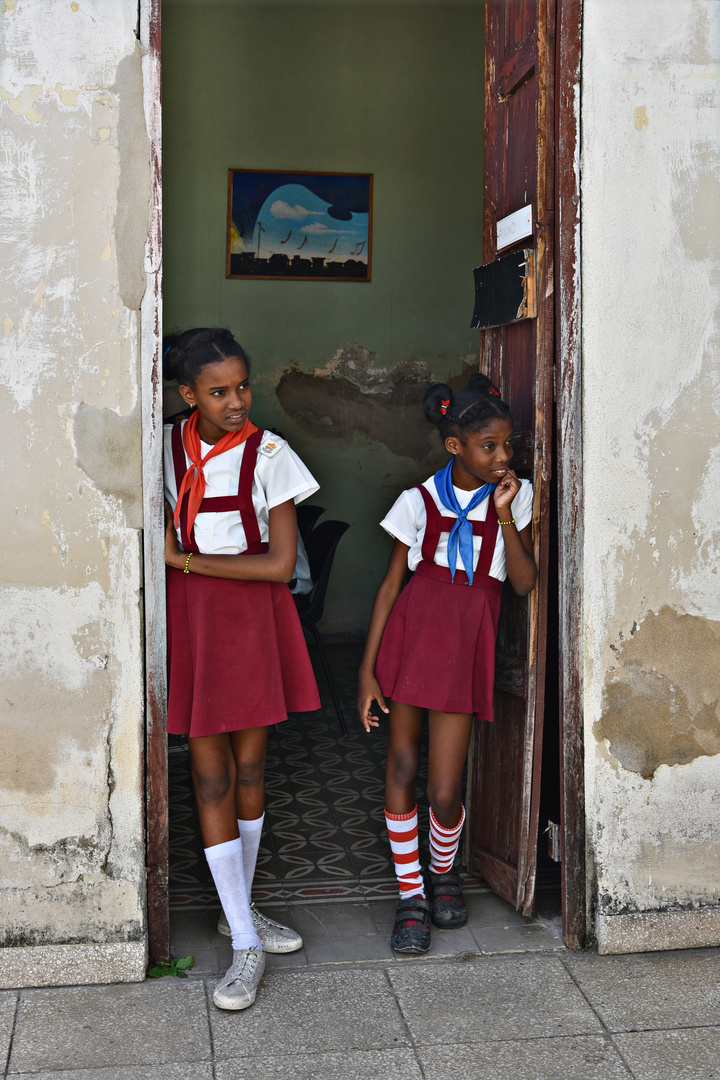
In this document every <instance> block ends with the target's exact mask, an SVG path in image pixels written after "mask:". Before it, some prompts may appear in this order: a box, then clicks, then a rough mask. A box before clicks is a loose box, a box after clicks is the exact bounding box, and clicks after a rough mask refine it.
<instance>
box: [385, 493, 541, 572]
mask: <svg viewBox="0 0 720 1080" xmlns="http://www.w3.org/2000/svg"><path fill="white" fill-rule="evenodd" d="M422 486H423V487H424V488H426V490H427V491H428V493H429V494H430V497H431V498H432V500H433V502H434V503H435V505H436V506H437V508H438V510H439V511H440V513H441V514H442V516H443V517H455V516H456V515H455V514H453V513H452V511H451V510H447V509H446V508H445V507H444V506H443V504H442V503H441V502H440V498H439V496H438V493H437V489H436V487H435V481H434V477H432V476H431V477H430V479H429V480H426V481H425V482H424V484H423V485H422ZM453 490H454V492H455V497H456V498H457V501H458V503H459V504H460V506H461V507H465V506H467V504H468V503H469V502H470V500H471V499H472V497H473V495H474V494H475V492H474V491H464V490H463V489H462V488H458V487H455V485H454V484H453ZM491 500H492V494H490V495H489V496H488V497H487V499H483V501H482V502H481V503H480V504H479V506H476V507H475V509H474V510H471V511H470V513H469V514H468V520H469V521H484V520H485V518H486V516H487V512H488V506H489V505H490V501H491ZM532 503H533V488H532V484H531V483H530V481H529V480H521V481H520V490H519V491H518V493H517V495H516V496H515V498H514V499H513V501H512V504H511V517H514V518H515V527H516V528H517V530H518V532H519V531H520V530H521V529H524V528H525V526H526V525H529V524H530V522H531V521H532ZM492 512H493V513H494V512H495V506H494V505H493V508H492ZM380 524H381V525H382V527H383V529H385V531H386V532H388V533H390V535H391V536H392V537H394V539H396V540H400V542H401V543H403V544H407V545H408V547H409V549H410V550H409V551H408V567H409V569H410V570H415V569H416V567H417V565H418V563H419V562H420V561H421V559H422V542H423V537H424V535H425V526H426V524H427V515H426V513H425V503H424V501H423V497H422V495H421V494H420V492H419V491H418V490H417V488H408V489H407V491H403V492H402V494H401V495H400V498H399V499H398V500H397V501H396V502H395V503H394V505H393V506H392V507H391V509H390V512H389V513H388V514H387V515H386V517H384V518H383V520H382V521H381V522H380ZM448 536H449V533H447V532H441V533H440V540H439V541H438V546H437V551H436V552H435V560H434V561H435V562H436V563H437V565H438V566H448V556H447V542H448ZM481 543H482V537H481V536H473V550H474V560H473V568H474V567H476V566H477V562H478V557H479V555H480V545H481ZM455 569H456V570H463V569H464V567H463V564H462V560H461V559H460V550H459V548H458V553H457V556H456V567H455ZM490 577H494V578H498V579H499V580H500V581H504V580H505V578H506V577H507V566H506V563H505V544H504V542H503V538H502V529H498V533H497V538H496V540H495V551H494V552H493V558H492V562H491V564H490Z"/></svg>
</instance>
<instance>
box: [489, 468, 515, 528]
mask: <svg viewBox="0 0 720 1080" xmlns="http://www.w3.org/2000/svg"><path fill="white" fill-rule="evenodd" d="M519 490H520V481H519V480H518V478H517V476H516V475H515V473H514V472H513V470H512V469H508V471H507V472H506V473H505V475H504V476H503V478H502V480H501V481H500V483H499V484H498V486H497V487H496V488H495V491H494V493H493V499H494V500H495V509H496V510H497V516H498V518H499V520H500V521H509V520H510V518H511V517H512V513H511V511H510V507H511V506H512V501H513V499H514V498H515V496H516V495H517V493H518V491H519Z"/></svg>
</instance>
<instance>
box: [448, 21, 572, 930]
mask: <svg viewBox="0 0 720 1080" xmlns="http://www.w3.org/2000/svg"><path fill="white" fill-rule="evenodd" d="M554 19H555V10H554V3H552V2H549V0H488V2H487V4H486V32H485V75H486V85H485V192H484V195H485V203H484V235H483V261H484V262H486V263H487V262H492V261H493V260H494V259H495V258H496V256H497V255H498V252H497V250H496V224H497V221H498V219H500V218H503V217H505V216H507V215H508V214H511V213H513V212H514V211H516V210H519V209H520V208H522V207H523V206H526V205H528V204H530V205H531V206H532V208H533V223H534V232H533V237H532V238H525V239H522V240H520V241H519V242H518V244H516V245H513V246H512V247H508V248H507V249H504V250H503V252H502V254H505V253H506V252H507V251H512V250H513V248H514V247H534V248H535V249H536V252H537V318H534V319H526V320H524V321H521V322H517V323H512V324H510V325H507V326H500V327H494V328H492V329H489V330H486V331H484V333H483V343H482V369H483V370H484V371H486V372H487V373H488V374H489V375H490V377H491V378H492V379H493V380H494V381H496V382H497V383H498V385H499V386H500V387H501V389H502V392H503V396H504V397H505V399H506V400H508V401H509V402H510V403H511V406H512V410H513V414H514V416H515V419H516V422H517V425H518V429H519V438H518V444H517V448H516V453H515V460H514V466H515V468H516V469H517V471H518V473H519V475H520V476H521V477H525V478H527V479H531V480H532V481H533V484H534V489H535V501H534V508H533V532H534V538H535V553H536V558H537V562H538V570H539V573H538V584H537V586H536V588H535V589H534V590H533V592H532V593H531V595H530V596H529V597H518V596H516V595H515V593H514V592H513V591H512V589H511V588H510V586H509V585H506V586H505V588H504V590H503V604H502V614H501V620H500V629H499V633H498V642H497V651H496V683H495V723H494V724H482V725H478V727H477V730H476V732H475V738H474V740H473V750H472V758H471V768H470V775H471V793H470V805H471V823H470V839H469V849H470V859H471V865H472V867H473V869H474V870H475V871H476V872H479V873H480V874H481V875H482V877H484V878H485V879H486V880H487V881H488V882H489V884H490V885H491V886H492V887H493V888H494V889H495V891H496V892H498V893H499V894H500V895H501V896H504V897H505V898H506V899H508V900H510V901H511V902H512V903H513V904H514V905H515V906H516V907H522V909H523V910H524V911H525V912H526V913H529V912H530V911H531V910H532V907H533V900H534V890H535V862H536V847H537V831H538V807H539V792H540V787H539V785H540V762H541V754H542V714H543V683H544V666H545V655H544V633H543V632H542V631H543V627H544V622H545V612H546V607H547V546H548V545H547V528H548V521H549V518H548V511H549V479H550V448H551V445H552V366H553V307H552V304H553V298H552V280H553V275H552V257H553V213H552V205H553V201H552V200H553V191H552V174H553V155H552V151H553V139H552V134H553V131H552V123H553V121H552V117H553V108H552V84H553V74H554V55H553V50H554Z"/></svg>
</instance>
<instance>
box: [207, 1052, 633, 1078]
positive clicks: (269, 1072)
mask: <svg viewBox="0 0 720 1080" xmlns="http://www.w3.org/2000/svg"><path fill="white" fill-rule="evenodd" d="M215 1076H216V1078H217V1080H341V1078H343V1077H348V1078H352V1080H422V1076H423V1074H422V1072H421V1071H420V1066H419V1065H418V1063H417V1059H416V1057H415V1054H414V1053H413V1051H412V1050H410V1049H398V1050H349V1051H346V1052H345V1053H342V1054H337V1053H335V1054H313V1055H312V1056H311V1057H309V1056H308V1055H307V1054H291V1055H288V1056H285V1055H283V1056H282V1057H261V1058H254V1059H252V1060H248V1059H247V1058H245V1059H244V1060H242V1061H222V1062H219V1063H218V1065H217V1067H216V1071H215ZM453 1080H458V1074H457V1073H456V1074H455V1076H454V1077H453ZM603 1080H605V1078H604V1077H603ZM613 1080H614V1078H613Z"/></svg>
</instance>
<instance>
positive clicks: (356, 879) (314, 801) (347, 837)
mask: <svg viewBox="0 0 720 1080" xmlns="http://www.w3.org/2000/svg"><path fill="white" fill-rule="evenodd" d="M360 654H361V649H360V647H359V646H357V645H335V646H330V647H329V648H328V658H329V662H330V666H331V669H332V672H333V675H334V677H335V681H336V683H337V687H338V691H339V693H340V696H341V699H342V702H343V707H344V710H345V716H346V720H347V723H348V727H349V729H350V734H349V735H348V736H347V738H344V737H343V735H342V732H341V730H340V725H339V723H338V719H337V715H336V713H335V710H334V709H333V706H332V701H331V698H330V694H329V692H328V689H327V685H326V683H325V681H324V679H323V678H322V669H321V667H320V664H319V663H316V664H315V668H316V671H318V673H319V674H318V684H319V688H320V695H321V698H322V702H323V705H322V708H321V709H320V710H318V712H315V713H305V714H301V715H296V716H292V717H291V718H290V719H289V720H287V721H286V722H285V723H284V724H280V725H278V726H277V728H272V729H271V731H270V733H269V742H268V760H267V772H266V790H267V812H266V827H265V830H264V832H263V839H262V844H261V847H260V854H259V857H258V865H257V871H256V874H255V883H254V888H253V895H254V897H255V899H257V900H258V901H262V902H263V905H265V906H266V905H267V904H268V903H273V902H275V903H283V904H287V903H292V902H296V903H303V904H307V903H309V902H313V901H316V902H317V901H327V900H329V899H334V900H346V901H352V900H355V901H357V900H369V899H381V898H383V897H392V896H394V895H395V893H396V888H397V886H396V884H395V875H394V873H393V869H392V865H391V863H390V859H389V846H388V841H387V833H386V832H385V820H384V816H383V789H384V770H385V755H386V752H387V729H386V728H385V726H384V725H381V726H380V728H378V729H376V730H375V731H374V732H373V733H372V734H371V735H367V734H366V733H365V731H364V730H363V728H362V727H361V725H360V723H359V721H358V720H357V713H356V710H355V697H356V687H357V669H358V665H359V662H360ZM316 659H318V658H317V657H316V656H313V661H315V660H316ZM169 757H170V765H169V785H170V897H171V901H170V902H171V905H172V909H173V910H175V911H179V910H187V911H201V910H203V911H204V910H208V909H212V908H217V907H218V906H219V901H218V898H217V895H216V893H215V889H214V887H213V884H212V880H211V878H210V875H209V873H208V869H207V863H206V862H205V858H204V856H203V852H202V842H201V840H200V830H199V825H198V821H197V813H196V810H195V803H194V798H193V794H192V784H191V781H190V772H189V760H188V753H187V750H186V749H184V748H182V747H177V746H175V747H171V748H170V755H169ZM425 777H426V759H425V753H423V760H422V763H421V775H420V779H419V785H418V792H417V795H418V806H419V808H420V825H421V836H422V835H427V801H426V798H425V790H424V788H425ZM466 887H467V889H468V891H472V890H473V889H474V890H475V891H484V889H485V886H483V885H482V884H481V883H479V882H473V881H470V880H468V882H467V886H466Z"/></svg>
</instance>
